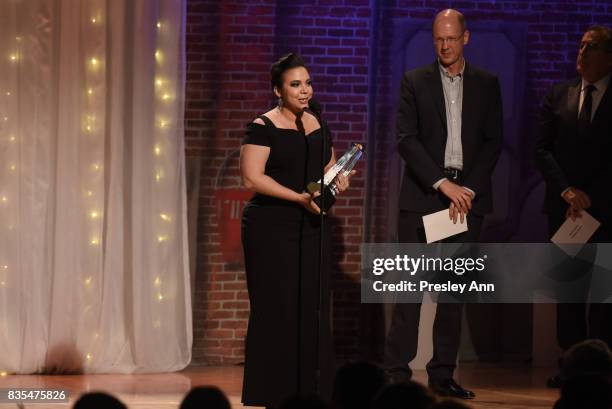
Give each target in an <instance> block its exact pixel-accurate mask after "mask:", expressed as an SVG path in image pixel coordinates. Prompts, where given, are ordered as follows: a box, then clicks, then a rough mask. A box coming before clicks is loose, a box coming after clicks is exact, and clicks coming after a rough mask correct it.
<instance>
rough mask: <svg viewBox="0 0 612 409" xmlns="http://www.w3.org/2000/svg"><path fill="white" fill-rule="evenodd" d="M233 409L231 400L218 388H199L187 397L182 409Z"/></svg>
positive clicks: (182, 403)
mask: <svg viewBox="0 0 612 409" xmlns="http://www.w3.org/2000/svg"><path fill="white" fill-rule="evenodd" d="M196 408H197V409H199V408H206V409H231V405H230V403H229V400H227V397H226V396H225V394H224V393H223V392H222V391H221V389H219V388H217V387H216V386H197V387H195V388H193V389H191V391H189V393H188V394H187V395H186V396H185V398H184V399H183V402H181V406H180V409H196Z"/></svg>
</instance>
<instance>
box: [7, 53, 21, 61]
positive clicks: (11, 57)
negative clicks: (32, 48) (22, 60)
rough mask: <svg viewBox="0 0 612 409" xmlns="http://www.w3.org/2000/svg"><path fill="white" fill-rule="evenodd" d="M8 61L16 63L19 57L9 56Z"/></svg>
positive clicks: (15, 55)
mask: <svg viewBox="0 0 612 409" xmlns="http://www.w3.org/2000/svg"><path fill="white" fill-rule="evenodd" d="M9 59H10V60H11V62H17V60H18V59H19V55H18V54H16V53H15V54H11V55H10V56H9Z"/></svg>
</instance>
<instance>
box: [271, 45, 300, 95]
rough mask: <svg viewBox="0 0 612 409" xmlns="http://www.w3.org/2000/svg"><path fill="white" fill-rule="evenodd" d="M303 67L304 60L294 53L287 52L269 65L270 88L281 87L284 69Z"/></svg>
mask: <svg viewBox="0 0 612 409" xmlns="http://www.w3.org/2000/svg"><path fill="white" fill-rule="evenodd" d="M297 67H304V68H306V65H305V64H304V60H302V58H301V57H300V56H299V55H297V54H295V53H289V54H287V55H285V56H283V57H281V58H279V60H278V61H277V62H275V63H274V64H272V66H271V67H270V83H271V84H272V90H274V87H277V88H278V89H279V90H281V89H282V88H283V74H284V73H285V71H287V70H290V69H292V68H297Z"/></svg>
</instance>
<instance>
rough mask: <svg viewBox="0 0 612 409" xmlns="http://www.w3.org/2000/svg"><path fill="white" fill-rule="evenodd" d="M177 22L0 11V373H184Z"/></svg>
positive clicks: (143, 12) (90, 11) (141, 14)
mask: <svg viewBox="0 0 612 409" xmlns="http://www.w3.org/2000/svg"><path fill="white" fill-rule="evenodd" d="M184 18H185V4H184V0H130V1H107V0H88V1H81V0H35V1H30V0H28V1H2V2H0V73H1V75H0V91H1V93H0V351H2V353H1V354H0V372H8V373H32V372H80V371H84V372H154V371H171V370H178V369H181V368H183V367H184V366H185V365H187V363H188V362H189V360H190V358H191V343H192V325H191V300H190V290H189V269H188V258H187V235H186V204H185V202H186V199H185V175H184V173H185V172H184V146H183V106H184V89H183V88H184V67H185V66H184V37H185V36H184V27H185V26H184Z"/></svg>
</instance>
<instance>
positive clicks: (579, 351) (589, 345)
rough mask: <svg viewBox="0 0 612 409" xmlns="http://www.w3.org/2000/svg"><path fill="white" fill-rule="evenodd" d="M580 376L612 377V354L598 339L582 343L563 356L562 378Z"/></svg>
mask: <svg viewBox="0 0 612 409" xmlns="http://www.w3.org/2000/svg"><path fill="white" fill-rule="evenodd" d="M579 375H598V376H603V377H607V378H611V377H612V352H610V348H608V345H607V344H606V343H605V342H603V341H600V340H598V339H587V340H586V341H583V342H580V343H578V344H576V345H574V346H572V347H571V348H570V349H568V350H567V352H566V353H565V354H564V355H563V358H562V360H561V378H562V380H567V379H570V378H571V377H573V376H579Z"/></svg>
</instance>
